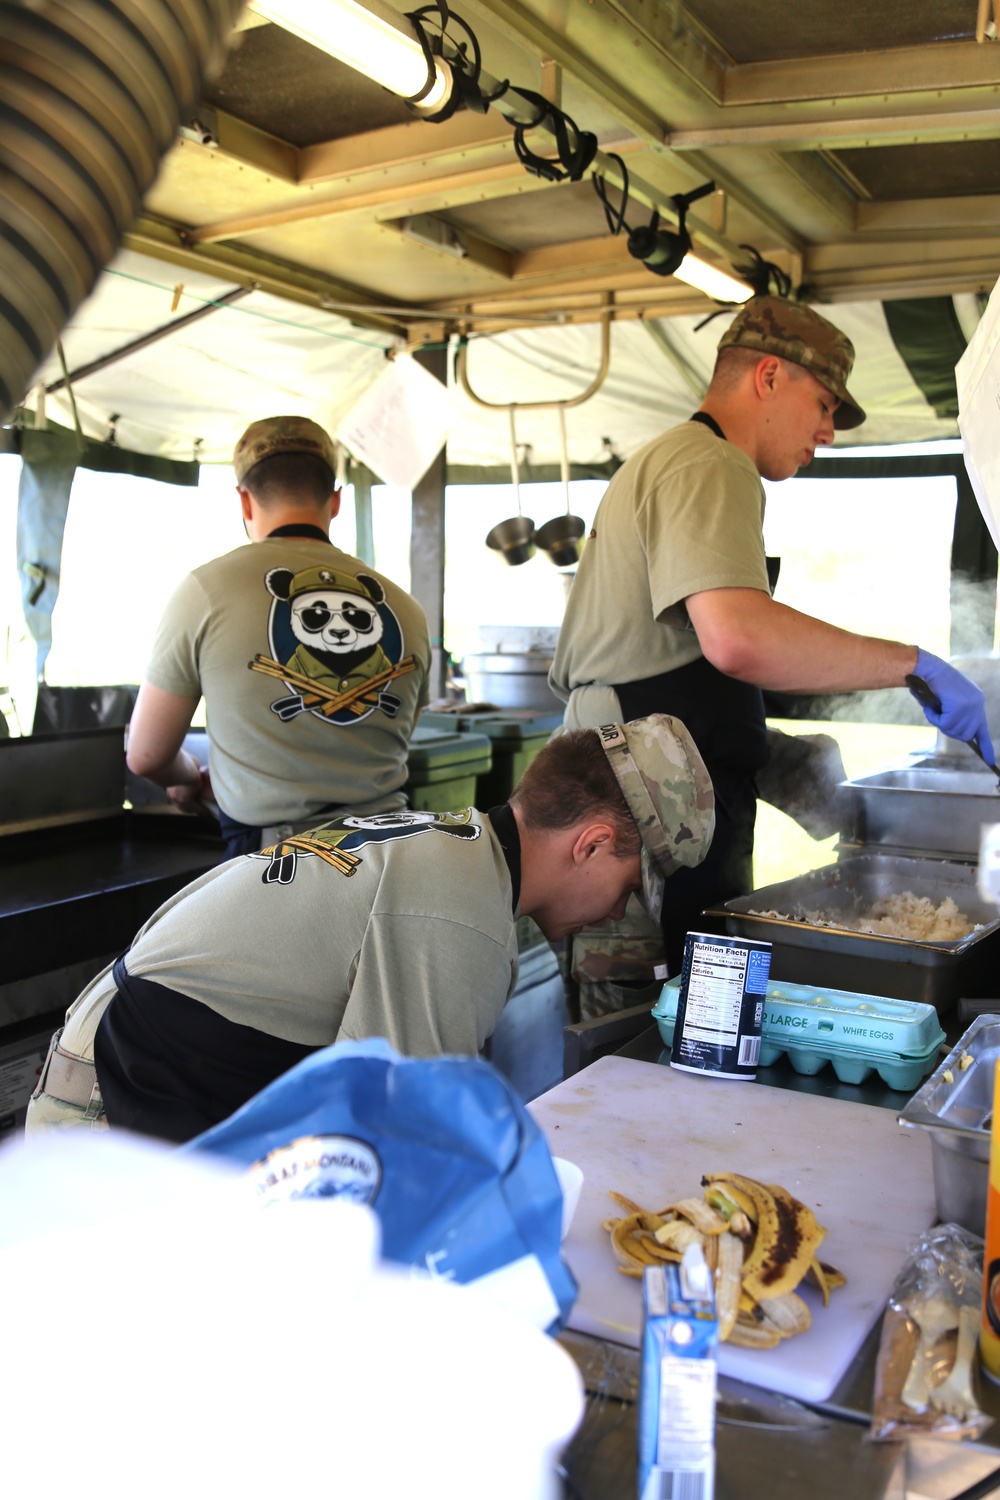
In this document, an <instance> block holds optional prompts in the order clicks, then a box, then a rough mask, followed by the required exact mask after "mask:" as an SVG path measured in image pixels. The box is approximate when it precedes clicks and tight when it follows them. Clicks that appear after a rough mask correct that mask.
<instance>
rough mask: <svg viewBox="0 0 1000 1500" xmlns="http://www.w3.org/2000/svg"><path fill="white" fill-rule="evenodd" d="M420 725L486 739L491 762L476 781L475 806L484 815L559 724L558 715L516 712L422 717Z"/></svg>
mask: <svg viewBox="0 0 1000 1500" xmlns="http://www.w3.org/2000/svg"><path fill="white" fill-rule="evenodd" d="M420 724H421V727H423V726H424V725H426V726H427V727H428V728H429V729H457V730H459V732H460V733H462V734H477V735H483V734H484V735H486V737H487V739H488V740H489V742H490V750H491V752H492V756H493V761H492V765H491V766H490V767H488V768H487V770H486V771H485V772H484V773H482V774H481V775H480V776H479V777H478V779H477V781H476V801H475V805H476V807H478V808H481V809H482V810H483V811H484V812H488V811H489V809H490V808H491V807H496V806H497V804H498V803H500V802H506V801H507V800H508V798H509V797H510V794H511V792H512V791H513V790H514V788H515V786H516V785H517V783H518V782H519V781H520V779H521V775H522V772H524V771H526V770H527V769H528V766H529V765H530V764H531V762H532V761H533V760H534V758H535V756H536V755H537V754H538V752H539V750H541V748H542V746H543V745H545V744H547V743H548V741H549V740H550V739H551V737H552V735H553V734H554V732H555V731H556V730H557V729H558V728H559V727H560V725H561V724H562V714H553V713H537V712H533V711H532V710H530V709H516V708H511V709H503V710H500V709H494V710H488V711H487V710H479V711H475V712H473V713H468V714H463V713H457V714H433V713H430V714H428V713H425V714H421V716H420Z"/></svg>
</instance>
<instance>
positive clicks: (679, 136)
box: [666, 104, 1000, 151]
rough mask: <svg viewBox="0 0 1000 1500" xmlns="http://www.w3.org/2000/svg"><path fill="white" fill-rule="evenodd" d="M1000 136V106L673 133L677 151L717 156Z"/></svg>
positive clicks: (788, 118) (845, 115)
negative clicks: (725, 149) (730, 150)
mask: <svg viewBox="0 0 1000 1500" xmlns="http://www.w3.org/2000/svg"><path fill="white" fill-rule="evenodd" d="M998 136H1000V106H997V105H995V104H994V105H992V106H991V107H990V108H988V109H969V110H955V109H952V110H949V111H947V112H945V111H942V112H938V111H936V110H926V111H924V112H922V113H917V114H913V113H911V114H902V113H899V114H897V113H893V112H891V111H886V112H885V113H882V114H853V113H851V112H850V111H849V110H845V111H843V112H842V113H838V114H837V115H824V116H821V117H810V118H808V119H805V118H802V117H799V118H794V117H793V116H792V113H791V112H790V111H789V112H785V111H782V117H781V119H780V120H768V121H765V122H762V123H760V124H750V123H748V122H747V121H746V120H745V119H744V120H742V121H740V122H735V121H734V122H733V123H732V124H730V123H729V122H728V121H727V122H726V123H725V124H723V125H713V126H710V127H709V128H708V129H695V130H674V131H669V132H668V134H667V137H666V144H667V145H668V146H669V147H670V149H671V150H672V151H712V150H717V149H718V148H719V147H722V146H742V147H747V146H751V147H753V146H763V147H766V148H767V149H769V150H771V151H819V150H847V149H848V148H850V147H855V148H857V147H865V146H899V145H912V144H914V143H917V142H920V143H926V142H929V141H973V140H994V139H995V138H996V137H998Z"/></svg>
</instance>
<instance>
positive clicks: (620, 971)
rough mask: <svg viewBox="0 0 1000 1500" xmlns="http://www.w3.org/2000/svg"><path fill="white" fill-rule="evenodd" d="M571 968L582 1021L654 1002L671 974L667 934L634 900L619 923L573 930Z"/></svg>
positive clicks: (612, 922)
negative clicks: (666, 956) (666, 951)
mask: <svg viewBox="0 0 1000 1500" xmlns="http://www.w3.org/2000/svg"><path fill="white" fill-rule="evenodd" d="M569 969H570V976H571V978H572V979H573V981H574V982H575V984H576V985H577V987H578V992H579V997H580V1020H581V1021H592V1020H593V1019H594V1018H595V1017H597V1016H606V1015H608V1014H609V1013H610V1012H612V1011H616V1010H627V1009H628V1008H629V1007H630V1006H633V1005H640V1004H645V1003H646V1001H647V1000H648V1001H649V1004H650V1006H652V1005H653V1004H655V1002H656V1000H657V998H658V996H659V993H660V988H661V986H662V984H663V981H664V980H665V979H666V978H667V977H668V976H667V971H666V964H665V962H664V950H663V934H662V933H661V931H660V928H659V926H658V924H657V923H655V922H653V921H652V919H651V918H650V917H648V916H647V915H646V912H645V910H644V909H643V907H642V906H641V905H640V903H639V902H638V901H637V900H634V899H633V900H630V901H629V904H628V906H627V907H626V910H625V915H624V917H622V918H621V920H620V921H617V922H614V921H608V922H603V923H602V924H601V926H600V927H593V928H588V929H587V930H586V931H584V932H578V933H575V934H574V936H573V946H572V950H571V953H570V958H569Z"/></svg>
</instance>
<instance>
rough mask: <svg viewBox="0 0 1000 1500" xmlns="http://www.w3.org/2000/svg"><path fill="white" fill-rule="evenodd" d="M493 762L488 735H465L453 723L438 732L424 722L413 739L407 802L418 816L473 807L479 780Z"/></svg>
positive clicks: (405, 789) (407, 762)
mask: <svg viewBox="0 0 1000 1500" xmlns="http://www.w3.org/2000/svg"><path fill="white" fill-rule="evenodd" d="M434 717H435V718H437V717H438V716H436V715H435V716H434ZM449 717H450V716H449ZM490 762H491V752H490V741H489V738H488V737H487V736H486V735H485V734H466V733H464V732H463V731H462V730H460V729H459V727H458V725H457V724H454V723H452V724H450V725H449V726H448V727H447V728H444V729H438V728H436V727H434V726H432V725H429V724H424V723H422V722H421V723H420V724H418V725H417V727H416V729H415V730H414V731H413V733H412V734H411V736H410V748H409V752H408V754H407V757H406V765H407V779H406V785H405V787H404V788H403V790H404V791H405V793H406V800H407V802H408V803H409V805H410V807H412V808H415V809H416V810H417V811H419V812H453V811H457V810H458V809H460V808H463V807H474V806H475V805H476V783H477V780H478V778H479V777H480V776H484V775H485V774H486V773H487V772H488V771H489V769H490Z"/></svg>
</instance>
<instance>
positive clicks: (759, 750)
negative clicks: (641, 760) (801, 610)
mask: <svg viewBox="0 0 1000 1500" xmlns="http://www.w3.org/2000/svg"><path fill="white" fill-rule="evenodd" d="M691 420H692V421H694V422H701V423H702V424H703V425H704V426H706V427H709V428H710V429H711V430H712V431H713V432H714V433H715V434H716V436H717V437H719V438H722V439H723V440H724V439H725V434H724V433H723V431H722V429H721V428H720V427H719V425H718V423H717V422H716V421H715V420H714V419H713V418H712V417H710V416H709V415H708V414H707V412H696V413H695V414H694V416H693V417H692V418H691ZM773 561H774V562H775V563H776V562H777V559H774V560H773ZM771 562H772V559H769V560H768V574H769V577H772V578H773V579H776V576H777V569H776V568H774V569H773V570H772V567H771ZM771 586H772V588H773V586H774V582H773V581H772V584H771ZM612 687H613V688H614V690H615V692H616V693H617V694H618V701H619V703H620V704H621V711H622V717H623V719H639V718H643V717H644V716H645V715H646V714H652V713H666V714H672V715H673V716H674V717H675V718H678V719H680V720H681V722H682V723H683V724H684V725H685V726H686V728H687V729H688V730H689V731H690V733H691V736H692V738H693V739H694V742H695V744H696V745H697V746H698V749H699V751H700V752H701V756H702V759H703V760H704V762H705V766H706V768H707V770H708V774H709V775H710V776H711V778H712V786H713V789H714V791H715V835H714V837H713V839H712V846H711V848H710V849H709V852H708V855H707V856H706V858H705V859H704V860H703V861H702V863H701V864H700V865H696V866H695V867H694V868H693V869H688V868H682V869H680V870H677V871H676V872H675V873H674V874H673V875H671V876H670V879H669V880H668V881H667V885H666V890H665V892H664V898H663V914H662V918H661V926H662V929H663V939H664V946H665V949H666V960H667V965H668V968H669V971H670V973H671V974H677V973H679V972H680V968H681V960H682V958H683V954H684V936H685V934H686V933H687V932H696V931H703V930H705V929H706V926H708V927H710V929H712V930H716V931H722V930H723V927H722V924H721V922H719V923H712V924H706V922H705V919H704V918H703V917H702V911H703V910H704V908H705V907H706V906H712V905H716V904H718V903H719V902H722V901H728V900H729V899H730V898H731V897H733V896H743V895H747V894H749V892H750V891H751V890H752V889H753V834H754V821H755V819H756V816H757V781H756V773H757V772H758V771H759V770H760V768H761V767H762V766H763V765H765V764H766V762H767V758H768V747H767V724H766V720H765V714H764V698H763V694H762V693H761V690H760V688H757V687H754V686H753V685H752V684H751V683H747V682H738V681H737V680H736V678H735V677H727V676H726V675H725V673H724V672H720V671H719V669H718V668H717V667H713V666H712V663H711V662H710V661H707V660H706V659H705V657H703V656H702V657H699V658H698V659H697V661H692V662H688V663H687V665H686V666H683V667H677V668H675V669H674V670H673V671H671V672H661V673H659V674H658V675H657V676H656V677H646V678H643V679H642V680H640V681H638V682H622V683H613V684H612Z"/></svg>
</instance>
